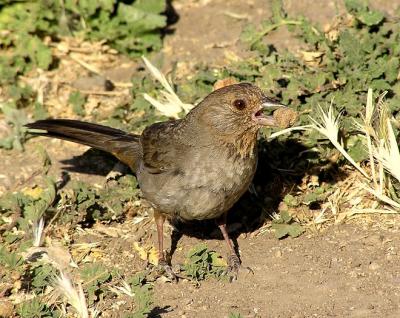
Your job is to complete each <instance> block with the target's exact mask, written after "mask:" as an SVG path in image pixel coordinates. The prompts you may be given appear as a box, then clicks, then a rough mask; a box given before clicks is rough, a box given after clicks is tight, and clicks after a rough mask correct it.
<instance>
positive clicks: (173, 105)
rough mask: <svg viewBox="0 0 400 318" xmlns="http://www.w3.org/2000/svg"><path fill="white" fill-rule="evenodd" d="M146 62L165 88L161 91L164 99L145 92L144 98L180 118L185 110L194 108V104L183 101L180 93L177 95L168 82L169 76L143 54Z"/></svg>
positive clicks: (169, 115) (171, 115)
mask: <svg viewBox="0 0 400 318" xmlns="http://www.w3.org/2000/svg"><path fill="white" fill-rule="evenodd" d="M142 59H143V61H144V64H145V65H146V67H147V69H148V70H149V71H150V73H151V74H152V75H153V77H154V78H155V79H156V80H157V81H159V82H160V84H161V85H162V86H163V87H164V89H165V90H162V91H161V92H160V93H161V95H162V100H161V101H159V100H156V99H155V98H153V97H151V96H149V95H148V94H144V95H143V96H144V98H145V99H146V100H147V101H148V102H149V103H150V104H152V105H153V106H154V107H155V108H156V109H157V110H158V111H159V112H161V113H162V114H164V115H165V116H168V117H173V118H179V114H180V113H181V112H182V111H183V112H185V113H187V112H188V111H189V110H190V109H192V108H193V105H192V104H185V103H183V102H182V101H181V100H180V98H179V97H178V95H176V93H175V91H174V89H173V88H172V85H171V84H170V83H169V82H168V80H167V78H166V77H165V76H164V74H162V73H161V72H160V71H159V70H158V69H157V68H156V67H155V66H154V65H153V64H151V63H150V61H149V60H148V59H146V58H145V57H144V56H142Z"/></svg>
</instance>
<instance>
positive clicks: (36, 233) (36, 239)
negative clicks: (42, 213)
mask: <svg viewBox="0 0 400 318" xmlns="http://www.w3.org/2000/svg"><path fill="white" fill-rule="evenodd" d="M43 229H44V220H43V218H40V220H39V221H37V222H35V223H33V243H32V245H33V246H35V247H39V246H40V245H41V244H42V238H43Z"/></svg>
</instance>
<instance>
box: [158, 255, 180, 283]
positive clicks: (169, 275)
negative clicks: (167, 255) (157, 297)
mask: <svg viewBox="0 0 400 318" xmlns="http://www.w3.org/2000/svg"><path fill="white" fill-rule="evenodd" d="M158 267H159V268H160V269H161V270H162V271H163V273H164V274H165V276H166V277H167V278H168V279H169V280H171V281H172V282H174V283H177V282H178V276H177V275H176V274H175V272H174V271H173V270H172V267H171V266H170V265H169V264H168V263H167V262H166V261H165V260H160V261H159V262H158Z"/></svg>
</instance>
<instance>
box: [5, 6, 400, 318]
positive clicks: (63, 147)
mask: <svg viewBox="0 0 400 318" xmlns="http://www.w3.org/2000/svg"><path fill="white" fill-rule="evenodd" d="M284 3H285V5H286V7H287V9H288V11H289V13H302V14H304V15H306V16H308V17H309V18H310V19H312V20H314V21H318V22H319V23H321V24H324V23H326V22H328V21H330V19H331V18H332V17H333V16H334V15H335V14H336V13H337V12H339V13H340V12H341V10H343V2H342V1H320V2H315V1H311V0H307V1H295V0H291V1H284ZM373 5H374V6H375V7H379V8H384V9H386V10H388V11H390V12H393V10H394V9H395V8H396V6H398V5H399V2H398V1H390V2H389V1H383V0H381V1H375V2H374V3H373ZM173 6H174V7H175V10H176V11H177V14H178V15H179V20H178V22H177V23H176V24H175V25H173V26H172V29H173V31H174V32H172V34H171V35H167V36H166V38H165V47H164V49H163V52H162V55H163V58H164V61H165V65H164V68H165V69H166V70H168V68H169V67H171V65H173V64H174V63H175V62H178V70H179V71H180V74H181V76H182V78H185V77H187V76H190V73H191V72H192V71H193V69H194V66H195V65H196V64H198V63H206V64H209V65H210V66H216V67H220V66H223V65H224V64H226V63H230V62H231V61H234V60H237V59H245V58H246V57H247V56H248V54H249V53H246V50H245V48H244V47H242V45H241V44H240V43H239V42H238V37H239V34H240V31H241V29H242V27H243V26H244V25H245V24H246V23H248V22H253V23H259V22H260V21H261V20H262V19H264V18H265V17H268V16H269V15H270V7H269V2H268V1H262V0H253V1H250V0H249V1H238V0H231V1H229V2H227V1H222V0H214V1H212V0H199V1H184V0H180V1H174V2H173ZM267 40H268V41H269V42H271V43H273V44H275V45H277V46H278V47H280V48H289V49H292V50H295V49H296V42H295V41H294V40H293V39H292V38H291V37H289V34H288V32H287V31H286V30H285V29H280V30H277V31H276V32H273V33H271V34H270V35H269V36H268V38H267ZM64 45H65V46H64V47H62V46H59V47H55V48H54V49H55V50H57V54H60V67H59V68H58V69H56V70H55V71H53V72H49V73H44V74H42V75H41V81H42V82H43V83H44V84H43V85H42V86H41V87H42V88H38V89H42V91H43V94H44V99H45V100H44V102H45V103H46V105H48V106H49V107H50V108H49V110H50V113H51V114H52V115H53V116H55V117H60V116H61V117H69V118H71V117H74V116H75V115H74V113H73V112H72V111H71V108H70V106H68V102H67V99H68V96H69V92H71V91H72V90H74V89H76V87H77V88H79V89H81V90H82V91H84V92H86V93H88V96H89V100H88V106H87V113H88V115H87V117H86V119H87V120H90V119H91V114H92V113H93V112H98V113H99V112H100V113H102V114H103V116H104V118H106V117H107V114H109V113H110V112H111V110H112V108H113V107H115V106H116V105H118V104H119V103H121V101H123V100H125V99H129V78H130V76H132V75H133V73H134V71H135V63H132V62H131V61H129V60H127V59H125V58H121V57H120V56H118V55H116V54H114V53H113V52H112V50H111V51H110V50H108V49H107V48H105V49H104V48H101V47H97V50H94V49H93V47H90V46H89V47H87V48H86V49H85V45H82V44H81V43H71V42H68V41H66V43H64ZM82 48H83V50H82ZM93 52H95V53H93ZM82 62H84V63H82ZM88 66H89V68H88ZM90 67H94V69H93V68H92V69H90ZM93 74H97V75H100V77H101V78H103V79H104V78H110V79H111V80H113V81H114V82H116V83H119V84H120V85H119V86H117V89H116V90H115V91H113V92H108V93H107V90H106V89H105V88H104V82H103V79H100V80H99V81H97V82H96V80H93ZM178 74H179V72H178ZM39 75H40V74H39ZM39 75H38V76H39ZM39 77H40V76H39ZM89 78H90V80H89ZM85 85H86V86H85ZM74 87H75V88H74ZM38 143H41V144H42V145H44V147H45V148H46V150H47V151H48V153H49V155H50V157H51V158H52V160H53V163H54V164H53V167H52V171H51V172H50V174H51V175H56V176H58V175H61V171H62V169H63V168H62V167H63V166H64V165H65V163H64V164H63V163H60V162H61V161H64V160H68V159H71V158H72V157H73V156H78V155H80V154H81V153H82V152H84V151H85V149H87V148H86V147H83V146H79V145H75V144H71V143H68V142H64V141H55V140H45V139H42V138H41V139H34V140H31V141H29V142H28V143H27V145H26V147H27V148H26V149H27V151H26V152H24V153H18V152H16V151H8V152H7V151H4V150H0V155H1V160H0V161H1V170H0V192H4V191H6V190H13V189H15V188H16V187H18V186H21V185H23V184H24V182H28V184H29V182H32V180H30V177H31V176H32V175H34V172H35V171H36V170H38V169H40V162H39V161H38V158H39V156H38V154H37V153H36V152H35V149H36V147H37V144H38ZM82 160H83V159H82ZM260 164H262V163H260ZM93 165H94V166H96V171H101V170H105V171H106V172H105V173H103V176H99V175H98V174H100V173H97V175H93V174H90V173H87V171H88V170H89V168H90V167H91V166H93ZM82 166H83V167H84V168H85V169H82V170H81V171H80V172H73V173H71V178H74V179H82V180H85V181H87V182H90V183H92V184H96V183H97V184H103V183H104V175H105V174H107V172H108V171H107V169H109V168H110V167H108V166H107V165H106V164H105V163H104V162H103V161H102V160H101V159H99V160H95V161H93V160H92V162H83V163H82ZM396 221H397V218H396V217H393V218H388V217H378V216H377V217H371V218H368V219H367V220H366V219H365V218H364V217H358V218H356V219H353V220H352V221H349V222H348V224H338V225H335V226H331V227H329V228H328V229H326V230H317V231H313V229H312V228H309V229H308V232H307V234H305V235H302V236H300V237H299V238H297V239H285V240H281V241H278V240H276V239H275V238H274V237H273V234H272V232H271V231H269V230H266V231H265V232H263V233H253V234H250V235H247V236H244V235H241V236H239V238H238V243H239V247H240V251H241V257H242V260H243V265H244V266H245V267H246V266H248V267H250V268H251V269H252V270H253V272H254V274H250V273H248V272H247V271H246V270H245V269H243V270H242V271H241V273H240V276H239V280H238V281H236V282H234V283H232V284H229V283H227V282H224V281H217V280H213V279H209V280H206V281H203V282H201V284H200V286H195V285H194V284H193V283H192V282H189V281H185V280H183V281H180V282H179V283H178V284H170V283H162V282H156V283H155V289H154V290H155V291H154V293H155V294H154V301H155V305H156V309H155V310H154V311H153V314H152V316H153V317H196V318H197V317H200V318H201V317H228V315H229V313H231V312H236V313H241V314H242V316H243V317H296V318H300V317H399V316H400V305H399V304H400V269H399V268H398V266H397V264H399V262H400V251H399V248H398V246H400V244H399V243H400V242H399V241H400V238H399V235H398V233H399V223H398V222H396ZM99 227H100V228H99ZM104 227H106V228H108V230H104ZM107 231H108V232H107ZM169 236H170V233H167V234H166V239H167V240H168V239H169ZM73 240H74V244H76V243H83V242H85V243H93V242H95V243H98V245H96V246H97V247H96V248H97V250H96V253H91V254H90V255H92V256H91V257H92V259H90V260H87V261H94V260H96V257H97V258H98V259H101V261H102V262H104V263H105V264H107V265H110V266H115V267H116V268H119V269H121V270H123V271H124V272H126V273H135V272H137V271H140V270H142V269H144V268H145V266H146V264H145V263H144V261H142V260H140V259H139V257H138V255H137V253H136V252H135V251H134V249H133V243H134V242H136V241H139V240H141V241H142V242H143V243H146V244H149V245H152V244H155V227H154V225H153V224H152V223H151V222H150V217H148V218H146V219H145V220H144V221H142V222H140V223H138V224H135V222H132V220H131V219H130V218H128V219H127V220H126V221H125V223H124V224H112V225H111V226H108V225H95V226H94V228H93V229H86V230H85V231H83V232H77V233H75V234H74V235H73ZM199 242H201V240H200V239H197V238H194V237H189V236H183V238H182V239H181V240H180V241H179V244H178V249H177V251H176V252H175V254H174V256H173V262H174V263H177V262H182V261H183V259H184V256H185V254H186V253H187V252H188V250H189V249H190V247H192V246H193V245H195V244H197V243H199ZM207 244H208V246H209V247H210V248H211V249H215V250H217V251H219V252H220V253H221V254H222V255H225V245H224V243H223V241H221V240H215V239H209V240H207ZM71 250H72V251H74V247H73V246H72V247H71ZM74 256H76V255H74ZM127 303H129V302H127ZM100 309H101V310H102V312H103V315H104V316H106V317H119V316H120V315H122V313H126V312H129V311H130V310H132V308H130V307H129V306H128V305H126V304H125V305H124V303H123V302H122V303H121V306H120V307H118V306H116V305H115V304H100Z"/></svg>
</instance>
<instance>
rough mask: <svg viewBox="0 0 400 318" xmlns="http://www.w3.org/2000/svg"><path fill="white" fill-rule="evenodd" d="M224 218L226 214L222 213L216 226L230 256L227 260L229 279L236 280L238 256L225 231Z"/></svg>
mask: <svg viewBox="0 0 400 318" xmlns="http://www.w3.org/2000/svg"><path fill="white" fill-rule="evenodd" d="M226 217H227V213H224V214H223V215H222V216H221V217H220V218H218V219H217V224H218V227H219V229H220V230H221V233H222V236H223V237H224V240H225V242H226V244H227V245H228V249H229V252H230V256H229V258H228V271H229V273H230V274H231V279H237V274H238V272H239V268H240V263H241V262H240V259H239V256H238V255H237V254H236V251H235V248H234V247H233V243H232V241H231V239H230V238H229V234H228V231H227V229H226Z"/></svg>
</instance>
